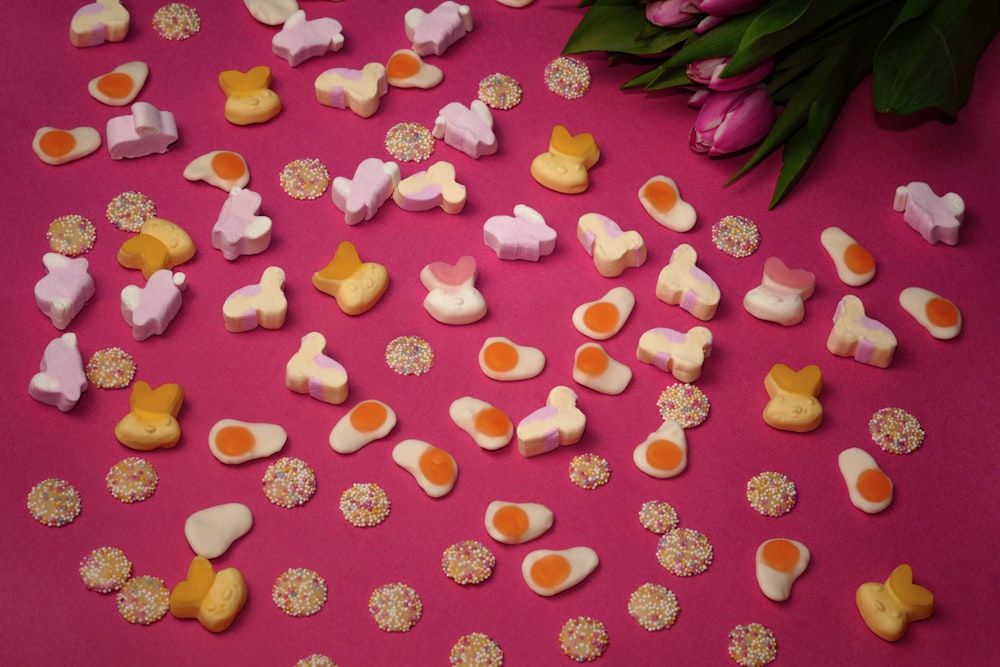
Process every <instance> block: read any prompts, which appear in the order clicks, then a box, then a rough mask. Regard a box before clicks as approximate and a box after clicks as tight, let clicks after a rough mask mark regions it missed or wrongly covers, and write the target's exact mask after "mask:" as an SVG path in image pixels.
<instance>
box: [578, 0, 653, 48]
mask: <svg viewBox="0 0 1000 667" xmlns="http://www.w3.org/2000/svg"><path fill="white" fill-rule="evenodd" d="M649 25H650V23H649V21H647V20H646V12H645V10H644V9H643V7H642V5H640V4H638V3H637V2H634V0H597V1H596V2H594V4H593V5H592V6H591V8H590V9H588V10H587V13H586V14H584V15H583V18H581V19H580V22H579V23H578V24H577V26H576V28H575V29H574V30H573V33H572V34H571V35H570V36H569V40H568V41H567V42H566V46H564V47H563V51H562V52H563V53H564V54H572V53H587V52H589V51H607V52H615V51H620V52H624V53H629V52H630V49H632V48H634V47H635V46H636V39H635V38H636V36H637V35H639V34H640V33H642V32H643V31H645V30H646V29H647V27H648V26H649Z"/></svg>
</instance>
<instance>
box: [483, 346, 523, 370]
mask: <svg viewBox="0 0 1000 667" xmlns="http://www.w3.org/2000/svg"><path fill="white" fill-rule="evenodd" d="M517 360H518V354H517V350H516V349H514V346H513V345H511V344H509V343H504V342H500V341H497V342H494V343H490V344H489V345H487V346H486V349H485V350H483V361H484V362H485V363H486V365H487V366H489V367H490V368H491V369H493V370H494V371H497V372H500V373H504V372H507V371H511V370H514V367H515V366H517Z"/></svg>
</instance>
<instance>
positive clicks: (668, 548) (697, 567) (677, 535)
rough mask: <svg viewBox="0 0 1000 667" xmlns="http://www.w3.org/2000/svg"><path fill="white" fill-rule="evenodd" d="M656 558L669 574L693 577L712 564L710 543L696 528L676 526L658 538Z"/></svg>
mask: <svg viewBox="0 0 1000 667" xmlns="http://www.w3.org/2000/svg"><path fill="white" fill-rule="evenodd" d="M656 559H657V560H658V561H660V565H662V566H663V567H664V568H665V569H666V570H667V572H670V573H671V574H675V575H677V576H678V577H693V576H695V575H697V574H701V573H702V572H704V571H705V570H707V569H708V566H709V565H711V564H712V544H711V542H709V541H708V538H707V537H705V536H704V535H703V534H702V533H700V532H698V531H697V530H692V529H691V528H676V529H674V530H671V531H670V532H668V533H666V534H665V535H664V536H663V537H661V538H660V543H659V544H658V545H657V548H656Z"/></svg>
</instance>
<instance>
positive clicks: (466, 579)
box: [441, 540, 497, 586]
mask: <svg viewBox="0 0 1000 667" xmlns="http://www.w3.org/2000/svg"><path fill="white" fill-rule="evenodd" d="M496 564H497V559H496V557H495V556H494V555H493V552H492V551H490V550H489V549H487V548H486V547H485V546H483V544H482V543H480V542H477V541H476V540H464V541H462V542H458V543H456V544H453V545H451V546H450V547H448V548H447V549H445V550H444V554H443V555H442V557H441V569H442V570H444V573H445V576H447V577H448V578H449V579H451V580H453V581H454V582H455V583H456V584H462V585H463V586H465V585H466V584H478V583H481V582H483V581H486V580H487V579H489V578H490V576H491V575H492V574H493V567H494V566H495V565H496Z"/></svg>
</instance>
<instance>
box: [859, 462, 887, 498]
mask: <svg viewBox="0 0 1000 667" xmlns="http://www.w3.org/2000/svg"><path fill="white" fill-rule="evenodd" d="M856 484H857V488H858V492H859V493H860V494H861V496H862V497H863V498H864V499H865V500H870V501H871V502H873V503H879V502H882V501H883V500H885V499H886V498H888V497H889V493H890V492H891V491H892V482H890V481H889V478H888V477H886V475H885V473H884V472H882V471H881V470H879V469H877V468H869V469H868V470H865V471H864V472H862V473H861V474H860V475H858V481H857V483H856Z"/></svg>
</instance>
